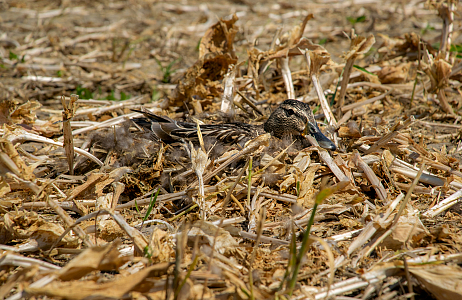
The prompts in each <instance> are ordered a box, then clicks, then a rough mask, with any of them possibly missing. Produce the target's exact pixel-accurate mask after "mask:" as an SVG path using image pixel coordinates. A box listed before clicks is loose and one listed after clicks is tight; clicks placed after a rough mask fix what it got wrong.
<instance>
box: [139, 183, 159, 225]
mask: <svg viewBox="0 0 462 300" xmlns="http://www.w3.org/2000/svg"><path fill="white" fill-rule="evenodd" d="M159 192H160V189H157V192H156V195H155V196H154V193H153V194H151V200H150V202H149V207H148V210H147V211H146V214H145V215H144V218H143V222H141V228H143V225H144V222H145V221H146V220H147V219H148V218H149V215H150V214H151V211H152V209H153V208H154V204H156V201H157V196H158V195H159ZM153 198H154V199H153ZM140 231H141V229H140Z"/></svg>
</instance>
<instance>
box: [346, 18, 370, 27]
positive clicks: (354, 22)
mask: <svg viewBox="0 0 462 300" xmlns="http://www.w3.org/2000/svg"><path fill="white" fill-rule="evenodd" d="M346 19H347V20H348V22H350V24H351V25H353V26H355V25H356V24H357V23H363V22H366V16H359V17H357V18H355V17H346Z"/></svg>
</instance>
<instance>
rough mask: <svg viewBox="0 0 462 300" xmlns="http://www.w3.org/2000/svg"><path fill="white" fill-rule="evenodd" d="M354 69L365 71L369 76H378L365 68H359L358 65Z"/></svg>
mask: <svg viewBox="0 0 462 300" xmlns="http://www.w3.org/2000/svg"><path fill="white" fill-rule="evenodd" d="M353 68H355V69H358V70H360V71H363V72H365V73H367V74H369V75H373V76H376V77H377V75H376V74H374V73H372V72H369V71H368V70H366V69H365V68H363V67H360V66H358V65H353Z"/></svg>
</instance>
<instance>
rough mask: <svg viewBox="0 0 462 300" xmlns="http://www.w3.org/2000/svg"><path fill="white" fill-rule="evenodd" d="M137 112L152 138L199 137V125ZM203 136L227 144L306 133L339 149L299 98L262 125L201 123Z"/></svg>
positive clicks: (325, 145)
mask: <svg viewBox="0 0 462 300" xmlns="http://www.w3.org/2000/svg"><path fill="white" fill-rule="evenodd" d="M133 111H136V112H139V113H142V114H143V115H144V116H145V118H134V119H132V121H133V122H134V123H135V124H136V125H138V127H140V128H141V129H142V130H143V131H144V132H147V133H149V138H150V139H152V140H155V141H159V140H161V141H163V142H165V143H168V144H170V143H176V142H184V141H186V140H197V125H196V124H194V123H187V122H181V121H175V120H172V119H171V118H169V117H166V116H158V115H155V114H153V113H152V112H150V111H148V110H146V109H145V108H142V110H135V109H133ZM200 129H201V132H202V135H203V136H212V137H214V138H216V139H218V140H220V141H222V142H224V143H239V144H241V143H242V142H246V141H247V140H249V139H253V138H255V137H257V136H258V135H260V134H263V133H265V132H267V133H271V135H273V136H275V137H277V138H283V137H285V136H288V135H292V136H304V135H305V134H310V135H311V136H313V137H314V138H315V139H316V140H317V141H318V144H319V146H321V147H323V148H325V149H328V150H335V149H336V147H335V144H334V143H333V142H332V141H331V140H329V139H328V138H327V137H326V136H325V135H324V134H323V133H322V132H321V130H320V129H319V127H318V124H317V123H316V120H315V118H314V116H313V112H312V111H311V108H310V106H309V105H308V104H306V103H303V102H300V101H298V100H293V99H288V100H285V101H284V102H282V103H281V104H280V105H279V106H278V108H276V110H275V111H273V113H272V114H271V115H270V116H269V118H268V120H267V121H266V122H265V123H264V124H262V125H250V124H245V123H222V124H214V125H200Z"/></svg>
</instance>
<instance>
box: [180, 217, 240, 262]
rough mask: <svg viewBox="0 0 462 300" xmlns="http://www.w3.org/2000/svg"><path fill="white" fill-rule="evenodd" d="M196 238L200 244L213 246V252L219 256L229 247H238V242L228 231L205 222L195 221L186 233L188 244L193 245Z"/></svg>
mask: <svg viewBox="0 0 462 300" xmlns="http://www.w3.org/2000/svg"><path fill="white" fill-rule="evenodd" d="M196 236H198V237H199V242H200V243H201V244H204V243H205V244H208V245H209V246H211V247H213V246H214V245H215V251H218V253H221V254H223V253H224V252H225V251H226V250H227V249H229V248H230V247H231V248H233V247H237V246H238V242H237V241H236V240H235V239H234V238H233V237H232V236H231V234H230V233H229V232H228V231H226V230H224V229H223V228H221V227H218V226H216V225H214V224H212V223H210V222H206V221H196V222H195V223H194V224H193V227H192V228H191V230H189V231H188V241H189V242H190V243H194V241H195V239H196Z"/></svg>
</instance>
